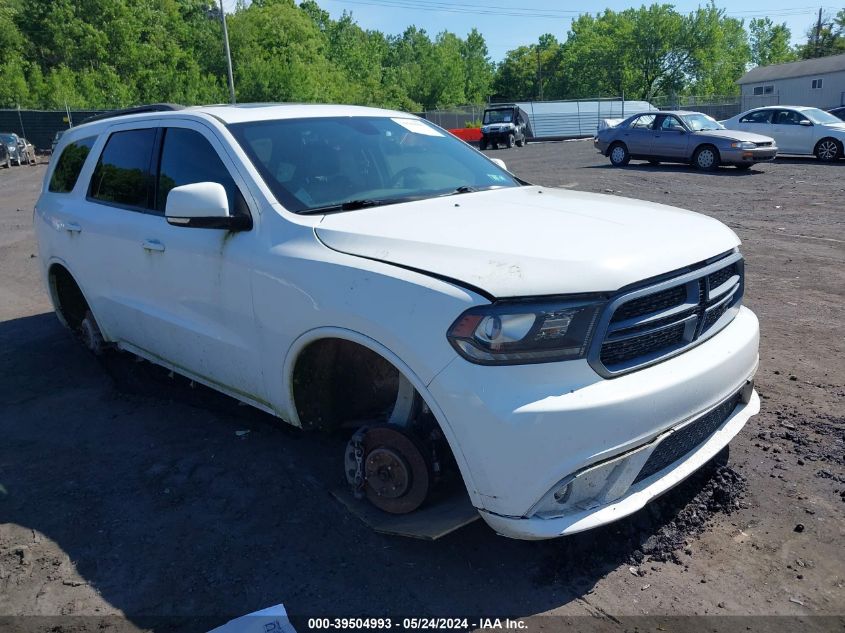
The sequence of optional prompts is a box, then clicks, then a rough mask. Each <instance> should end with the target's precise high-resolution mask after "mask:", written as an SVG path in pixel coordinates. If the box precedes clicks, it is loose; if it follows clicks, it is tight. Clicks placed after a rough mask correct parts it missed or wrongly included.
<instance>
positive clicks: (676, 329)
mask: <svg viewBox="0 0 845 633" xmlns="http://www.w3.org/2000/svg"><path fill="white" fill-rule="evenodd" d="M685 327H686V326H685V325H684V324H683V323H679V324H678V325H675V326H672V327H668V328H666V329H664V330H658V331H657V332H649V333H648V334H644V335H642V336H636V337H634V338H629V339H626V340H624V341H616V342H614V343H605V344H604V345H602V347H601V362H603V363H604V364H605V365H608V366H610V365H618V364H619V363H624V362H626V361H629V360H631V359H632V358H637V357H639V356H645V355H646V354H653V353H655V352H660V351H662V350H664V349H667V348H669V347H673V346H675V345H678V344H679V343H680V342H681V341H683V338H684V329H685Z"/></svg>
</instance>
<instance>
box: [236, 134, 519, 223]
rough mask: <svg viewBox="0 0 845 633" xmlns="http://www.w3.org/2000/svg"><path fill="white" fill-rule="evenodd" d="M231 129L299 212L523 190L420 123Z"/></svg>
mask: <svg viewBox="0 0 845 633" xmlns="http://www.w3.org/2000/svg"><path fill="white" fill-rule="evenodd" d="M229 127H230V129H231V131H232V133H233V134H234V136H235V138H236V139H237V140H238V142H239V143H240V144H241V147H243V148H244V151H245V152H246V153H247V154H248V155H249V157H250V159H251V160H252V162H253V163H254V164H255V166H256V168H257V169H258V171H259V172H260V173H261V175H262V177H263V178H264V180H265V182H266V183H267V185H268V186H269V187H270V189H271V190H272V191H273V194H274V195H275V196H276V198H277V199H278V201H279V202H280V203H281V204H282V205H283V206H284V207H285V208H286V209H288V210H290V211H293V212H295V213H308V212H315V213H316V212H319V211H321V210H326V211H329V210H330V211H343V210H352V209H359V208H363V207H367V206H376V205H382V204H391V203H395V202H403V201H408V200H418V199H422V198H431V197H435V196H439V195H446V194H451V193H465V192H469V191H478V190H482V189H492V188H494V187H516V186H519V182H518V181H517V180H516V179H515V178H514V177H513V176H511V175H510V174H509V173H508V172H506V171H505V170H503V169H501V168H500V167H498V166H497V165H495V164H494V163H492V162H491V161H490V160H488V159H487V158H485V157H484V155H483V154H481V153H479V152H477V151H475V150H474V149H472V148H471V147H469V146H468V145H467V144H465V143H464V142H462V141H459V140H458V139H457V138H455V137H454V136H452V135H451V134H449V133H447V132H444V131H443V130H441V129H439V128H437V127H435V126H433V125H431V124H429V123H427V122H425V121H423V120H421V119H417V118H410V117H408V118H404V117H396V118H388V117H325V118H309V119H279V120H272V121H254V122H249V123H237V124H232V125H230V126H229ZM341 205H343V207H344V208H332V207H333V206H337V207H340V206H341Z"/></svg>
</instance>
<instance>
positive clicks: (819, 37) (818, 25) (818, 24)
mask: <svg viewBox="0 0 845 633" xmlns="http://www.w3.org/2000/svg"><path fill="white" fill-rule="evenodd" d="M821 48H822V8H821V7H819V21H818V22H816V57H821Z"/></svg>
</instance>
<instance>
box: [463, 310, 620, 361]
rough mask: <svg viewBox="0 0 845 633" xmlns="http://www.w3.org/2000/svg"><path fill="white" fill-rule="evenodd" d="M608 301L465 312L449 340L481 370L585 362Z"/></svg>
mask: <svg viewBox="0 0 845 633" xmlns="http://www.w3.org/2000/svg"><path fill="white" fill-rule="evenodd" d="M603 305H604V301H601V300H597V299H595V298H592V299H575V300H571V301H567V300H561V301H549V302H545V301H544V302H528V301H502V302H498V303H493V304H491V305H486V306H477V307H475V308H470V309H469V310H467V311H466V312H464V313H463V314H462V315H461V316H460V317H458V320H457V321H455V322H454V323H453V324H452V327H450V328H449V332H448V333H447V337H448V338H449V342H450V343H452V345H453V346H454V348H455V349H456V350H457V352H458V353H459V354H460V355H461V356H463V357H464V358H466V359H467V360H468V361H471V362H473V363H478V364H481V365H516V364H521V363H544V362H552V361H561V360H574V359H576V358H583V357H584V356H585V355H586V354H587V348H588V347H589V344H590V340H591V338H592V335H593V331H594V330H595V326H596V322H597V321H598V316H599V313H600V312H601V308H602V306H603Z"/></svg>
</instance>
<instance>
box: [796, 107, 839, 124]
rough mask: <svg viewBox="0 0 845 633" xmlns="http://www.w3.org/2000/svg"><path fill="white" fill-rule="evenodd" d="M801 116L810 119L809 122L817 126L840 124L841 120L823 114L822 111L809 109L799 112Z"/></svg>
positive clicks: (825, 113)
mask: <svg viewBox="0 0 845 633" xmlns="http://www.w3.org/2000/svg"><path fill="white" fill-rule="evenodd" d="M801 114H803V115H804V116H805V117H807V118H808V119H810V121H812V122H813V123H818V124H819V125H825V124H830V123H836V124H841V123H842V119H838V118H836V117H835V116H833V115H832V114H831V113H830V112H825V111H824V110H819V109H818V108H809V109H807V110H801Z"/></svg>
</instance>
